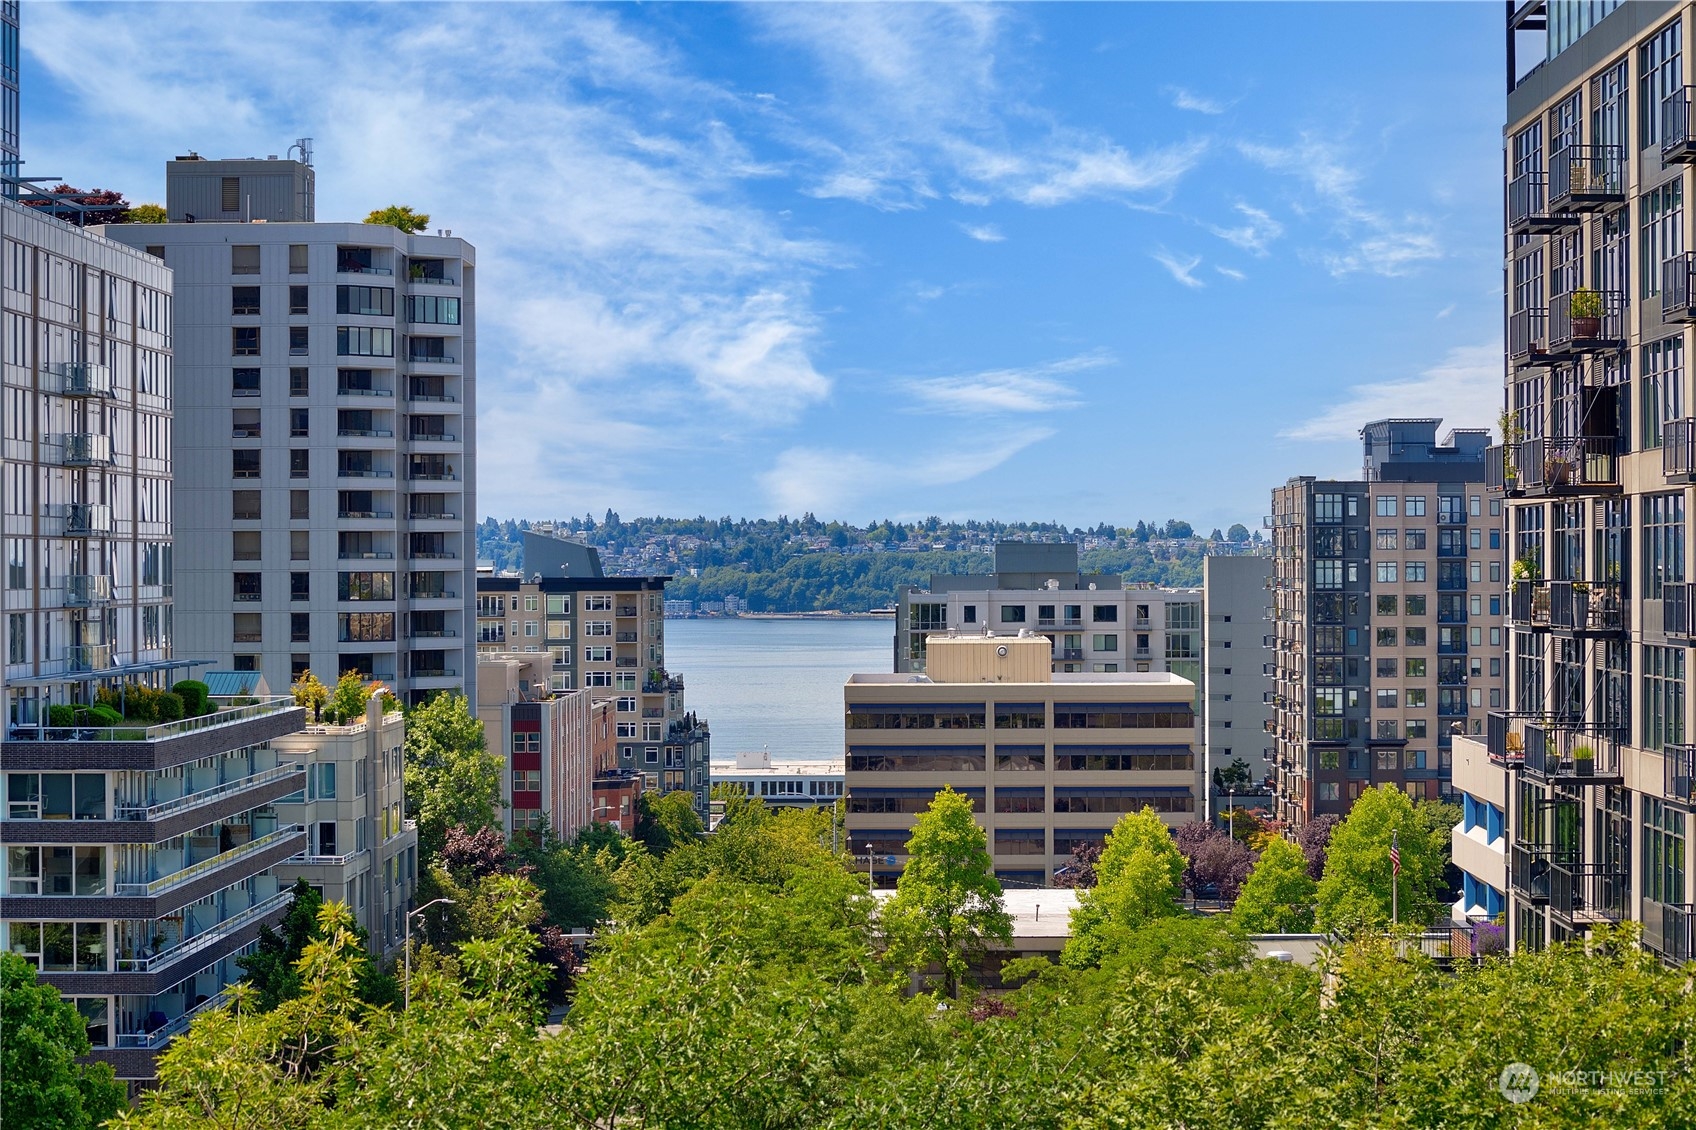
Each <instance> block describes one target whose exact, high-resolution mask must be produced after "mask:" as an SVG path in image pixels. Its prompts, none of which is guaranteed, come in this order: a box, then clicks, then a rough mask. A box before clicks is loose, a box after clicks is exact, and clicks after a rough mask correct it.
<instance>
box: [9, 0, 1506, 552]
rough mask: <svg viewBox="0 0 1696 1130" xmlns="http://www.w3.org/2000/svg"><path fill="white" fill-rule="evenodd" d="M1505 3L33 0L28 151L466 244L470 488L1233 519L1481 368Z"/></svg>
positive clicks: (1350, 459)
mask: <svg viewBox="0 0 1696 1130" xmlns="http://www.w3.org/2000/svg"><path fill="white" fill-rule="evenodd" d="M1501 19H1502V15H1501V7H1500V6H1499V5H1496V4H1485V3H1446V4H1391V3H1384V4H1379V3H1372V4H1340V3H1338V4H1306V5H1286V4H1271V3H1267V4H1219V5H1215V4H1202V3H1193V4H1085V5H1071V4H1043V5H1029V6H1007V7H990V6H965V7H952V6H943V5H922V6H903V5H853V6H845V7H838V6H832V5H822V4H806V5H800V4H795V5H785V4H761V5H753V6H748V7H734V6H718V5H707V4H686V5H677V6H668V5H644V6H634V5H631V6H596V5H588V4H578V5H547V6H528V5H521V4H478V5H471V6H466V7H456V6H447V5H434V4H430V5H421V4H402V3H393V4H380V5H374V6H353V5H332V4H292V5H286V6H259V7H245V6H238V5H226V4H216V5H214V4H185V5H167V6H160V7H154V6H142V5H96V4H30V5H26V6H25V9H24V12H23V22H24V32H23V42H24V47H25V56H24V75H23V82H24V106H23V109H24V113H23V148H24V156H25V159H26V165H25V171H26V173H33V174H36V175H46V174H57V175H61V176H63V177H65V178H67V179H68V180H70V181H71V182H72V183H74V184H77V185H79V186H93V185H98V186H100V187H111V188H117V189H121V190H122V191H124V192H125V193H126V194H127V195H128V196H129V198H130V199H131V200H134V201H138V202H139V201H147V200H162V199H163V195H164V162H165V160H166V159H167V158H168V157H169V156H171V155H172V154H175V153H180V152H186V151H187V150H188V149H190V148H192V149H195V150H197V151H198V152H200V153H202V154H204V155H206V156H212V157H220V156H256V155H257V156H263V155H265V154H267V153H281V152H283V151H284V150H286V149H287V148H288V146H289V144H290V142H292V141H293V140H294V139H295V138H296V137H299V136H311V137H313V138H315V139H316V165H317V171H318V218H319V219H321V220H337V219H357V218H359V217H361V216H363V215H364V214H365V213H366V212H367V211H369V210H370V209H371V208H373V207H378V206H382V205H385V204H388V203H391V202H404V203H408V204H411V205H413V206H414V207H416V208H419V209H420V210H423V211H426V212H428V213H430V215H431V217H432V227H445V228H451V229H452V230H453V232H454V234H456V235H460V236H464V237H466V238H468V239H470V240H471V241H472V242H474V243H475V244H476V245H477V247H478V258H479V276H480V278H479V293H478V299H479V320H478V372H479V399H480V406H479V413H478V429H479V432H478V435H479V444H480V447H481V455H480V458H479V471H480V479H481V481H480V484H479V486H480V492H479V493H480V497H479V500H478V509H479V511H480V512H481V513H483V514H493V515H496V516H499V517H532V518H543V517H559V516H566V515H571V514H584V513H595V514H599V513H600V512H601V511H602V510H604V509H606V508H607V507H609V506H610V507H612V508H614V509H617V510H619V511H620V512H621V513H623V514H625V515H626V516H629V515H632V514H636V513H643V514H652V513H664V514H674V515H677V514H686V515H694V514H698V513H704V514H708V515H724V514H730V515H736V516H741V515H747V516H758V515H773V516H775V515H776V514H778V513H787V514H790V515H795V516H798V515H799V514H800V513H802V512H803V511H806V510H812V511H814V512H815V513H817V514H818V515H819V516H820V517H822V518H831V517H841V518H844V519H849V520H854V521H865V520H869V519H875V518H881V517H886V516H887V517H897V518H911V517H923V516H924V515H927V514H932V513H936V514H941V515H944V516H950V517H961V518H966V517H999V518H1004V519H1012V518H1033V519H1057V520H1060V521H1063V522H1066V523H1068V524H1077V525H1093V524H1095V523H1096V522H1099V521H1104V520H1105V521H1117V522H1125V521H1131V522H1134V521H1135V520H1136V519H1137V518H1140V517H1147V518H1166V517H1182V518H1187V519H1189V520H1191V521H1193V522H1195V523H1197V524H1198V525H1202V526H1203V527H1204V528H1205V527H1211V526H1213V525H1226V524H1229V523H1230V522H1232V521H1238V520H1241V521H1247V522H1253V521H1255V520H1256V519H1257V518H1258V516H1259V515H1260V514H1262V513H1264V512H1265V510H1266V507H1267V492H1268V490H1269V489H1270V488H1271V487H1272V486H1274V485H1276V484H1278V483H1281V482H1282V481H1283V480H1284V479H1285V478H1287V477H1288V476H1290V475H1292V474H1319V475H1336V474H1349V473H1352V472H1354V471H1356V470H1357V469H1358V466H1359V455H1358V441H1357V440H1356V438H1355V431H1356V429H1357V428H1358V427H1359V425H1360V424H1361V423H1362V422H1364V421H1365V420H1367V419H1371V418H1374V417H1376V416H1382V415H1389V414H1397V415H1438V416H1443V417H1446V418H1447V420H1448V423H1449V424H1459V425H1463V426H1487V425H1488V424H1490V423H1491V422H1492V421H1493V419H1494V416H1495V406H1496V405H1497V403H1498V402H1499V400H1500V387H1501V386H1500V333H1501V331H1500V325H1501V305H1500V291H1501V265H1500V250H1499V248H1500V237H1499V224H1500V220H1499V212H1500V199H1501V189H1500V180H1499V176H1500V173H1499V168H1500V160H1501V158H1500V122H1501V116H1502V112H1503V96H1502V87H1503V78H1502V66H1503V64H1502V59H1501V55H1502V33H1501Z"/></svg>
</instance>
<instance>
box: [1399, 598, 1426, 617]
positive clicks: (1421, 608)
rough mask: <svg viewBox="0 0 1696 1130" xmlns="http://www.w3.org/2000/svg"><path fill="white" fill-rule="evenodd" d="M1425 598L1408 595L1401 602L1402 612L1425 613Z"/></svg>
mask: <svg viewBox="0 0 1696 1130" xmlns="http://www.w3.org/2000/svg"><path fill="white" fill-rule="evenodd" d="M1425 605H1426V600H1425V598H1424V597H1423V596H1409V597H1407V598H1406V599H1405V600H1404V601H1403V602H1402V612H1403V613H1405V614H1406V615H1408V616H1423V615H1425Z"/></svg>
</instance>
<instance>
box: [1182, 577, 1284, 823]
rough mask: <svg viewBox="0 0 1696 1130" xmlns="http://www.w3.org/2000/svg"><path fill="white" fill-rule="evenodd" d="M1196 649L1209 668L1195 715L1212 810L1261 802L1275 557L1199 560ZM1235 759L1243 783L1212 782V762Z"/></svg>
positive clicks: (1267, 765)
mask: <svg viewBox="0 0 1696 1130" xmlns="http://www.w3.org/2000/svg"><path fill="white" fill-rule="evenodd" d="M1201 577H1202V581H1201V591H1202V611H1203V613H1204V614H1205V619H1204V622H1203V626H1202V632H1201V650H1202V655H1203V661H1204V664H1205V669H1206V672H1207V675H1206V681H1205V688H1206V689H1205V693H1204V694H1203V696H1202V699H1203V701H1202V709H1201V717H1200V719H1199V720H1198V721H1199V724H1200V726H1201V728H1202V733H1203V735H1205V742H1206V752H1207V773H1208V780H1207V786H1208V792H1209V802H1208V803H1209V811H1210V812H1214V813H1217V812H1218V811H1220V809H1221V808H1222V807H1226V806H1233V805H1238V804H1243V805H1247V806H1250V807H1260V806H1263V805H1264V804H1265V803H1266V801H1265V793H1264V791H1263V789H1262V785H1263V783H1264V782H1265V781H1266V779H1267V778H1268V777H1269V776H1270V772H1271V761H1272V735H1271V734H1269V733H1268V732H1267V730H1266V723H1267V721H1268V720H1270V718H1271V717H1272V704H1271V703H1270V702H1268V701H1267V700H1266V693H1265V691H1266V686H1267V676H1266V671H1265V662H1264V656H1263V654H1262V651H1261V648H1262V645H1263V644H1264V642H1265V637H1266V629H1267V621H1266V590H1267V587H1268V586H1269V585H1270V584H1271V582H1272V558H1270V557H1261V556H1254V555H1249V554H1242V555H1237V556H1232V557H1208V558H1205V559H1203V561H1202V563H1201ZM1236 761H1242V762H1244V763H1245V764H1246V765H1247V766H1248V774H1249V780H1248V782H1247V786H1246V787H1243V786H1238V787H1236V788H1235V789H1233V790H1231V791H1230V792H1223V791H1222V790H1220V789H1218V788H1216V787H1215V786H1214V785H1213V780H1212V774H1213V771H1214V770H1215V769H1223V768H1227V767H1229V766H1230V765H1231V764H1232V763H1234V762H1236Z"/></svg>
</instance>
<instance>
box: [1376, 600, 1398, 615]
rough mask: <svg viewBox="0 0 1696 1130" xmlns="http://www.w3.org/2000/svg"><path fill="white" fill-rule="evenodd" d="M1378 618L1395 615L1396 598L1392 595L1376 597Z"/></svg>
mask: <svg viewBox="0 0 1696 1130" xmlns="http://www.w3.org/2000/svg"><path fill="white" fill-rule="evenodd" d="M1376 609H1377V614H1378V615H1379V616H1394V615H1395V614H1396V598H1395V596H1394V595H1390V596H1381V597H1378V599H1377V601H1376Z"/></svg>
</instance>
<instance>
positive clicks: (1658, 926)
mask: <svg viewBox="0 0 1696 1130" xmlns="http://www.w3.org/2000/svg"><path fill="white" fill-rule="evenodd" d="M1692 926H1696V906H1691V905H1690V904H1689V903H1667V902H1656V901H1655V900H1654V899H1644V900H1643V948H1644V949H1646V950H1649V951H1650V952H1651V953H1657V954H1659V955H1660V957H1661V960H1662V961H1665V962H1666V963H1668V964H1669V965H1674V966H1677V965H1683V964H1684V963H1685V962H1687V961H1691V960H1693V959H1696V944H1693V943H1696V931H1693V930H1692Z"/></svg>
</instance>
